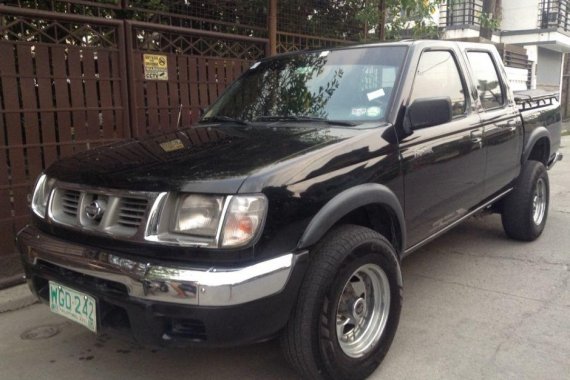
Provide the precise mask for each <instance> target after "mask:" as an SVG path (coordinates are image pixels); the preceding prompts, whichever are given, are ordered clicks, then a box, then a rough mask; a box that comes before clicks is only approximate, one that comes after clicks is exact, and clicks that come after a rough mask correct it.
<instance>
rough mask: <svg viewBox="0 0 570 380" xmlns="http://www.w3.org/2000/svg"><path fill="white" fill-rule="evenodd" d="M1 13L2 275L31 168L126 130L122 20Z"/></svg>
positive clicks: (7, 270)
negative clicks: (39, 18) (39, 19)
mask: <svg viewBox="0 0 570 380" xmlns="http://www.w3.org/2000/svg"><path fill="white" fill-rule="evenodd" d="M0 16H1V18H2V23H1V24H0V36H1V38H0V131H1V132H2V133H1V134H0V150H1V152H0V229H1V230H2V231H3V233H2V235H0V259H2V260H1V261H0V278H1V277H9V275H10V274H12V273H13V272H14V271H15V268H14V267H15V266H16V265H17V259H15V258H14V254H15V247H14V243H13V240H14V236H15V233H16V231H18V229H19V228H21V227H22V226H23V225H24V224H25V223H26V222H27V221H28V216H29V209H28V199H27V197H28V194H29V192H30V188H31V185H32V182H33V180H34V179H35V178H36V176H37V175H38V174H39V173H40V172H41V171H42V170H43V169H45V168H46V167H47V166H48V165H50V164H51V163H52V162H53V161H55V160H57V159H58V158H61V157H64V156H69V155H71V154H73V153H76V152H79V151H82V150H85V149H89V148H92V147H94V146H97V145H101V144H106V143H109V142H112V141H115V140H118V139H123V138H125V137H129V136H130V135H131V132H130V128H129V116H128V112H127V108H126V101H125V100H126V99H127V81H126V70H125V67H126V59H125V49H124V46H125V43H124V32H123V28H124V25H123V23H122V22H121V21H116V20H110V19H95V20H94V19H93V18H87V17H82V16H75V15H67V14H57V13H52V12H41V11H36V10H33V11H32V10H28V9H21V8H13V7H3V8H2V9H1V10H0ZM38 17H41V21H38Z"/></svg>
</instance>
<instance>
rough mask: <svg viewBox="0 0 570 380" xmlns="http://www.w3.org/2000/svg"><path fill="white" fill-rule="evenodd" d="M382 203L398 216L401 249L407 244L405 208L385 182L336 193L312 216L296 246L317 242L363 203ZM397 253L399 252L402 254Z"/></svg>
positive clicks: (304, 246) (302, 246) (363, 204)
mask: <svg viewBox="0 0 570 380" xmlns="http://www.w3.org/2000/svg"><path fill="white" fill-rule="evenodd" d="M372 204H376V205H382V206H384V207H386V208H388V209H389V210H391V211H392V212H393V213H394V214H395V215H396V217H397V219H398V223H399V227H400V235H401V241H400V251H401V252H403V251H404V249H405V247H406V223H405V219H404V211H403V210H402V206H401V205H400V201H399V200H398V197H396V195H395V194H394V193H393V192H392V190H390V189H389V188H388V187H386V186H384V185H380V184H377V183H366V184H363V185H358V186H355V187H352V188H350V189H348V190H345V191H343V192H341V193H340V194H337V195H336V196H335V197H334V198H332V199H331V200H330V201H328V202H327V203H326V204H325V205H324V206H323V208H321V209H320V210H319V212H318V213H317V214H316V215H315V216H314V217H313V219H311V221H310V222H309V225H308V226H307V228H306V229H305V232H304V233H303V236H301V239H300V240H299V242H298V244H297V248H299V249H302V248H307V247H309V246H311V245H313V244H315V243H316V242H318V241H319V240H320V239H321V238H322V237H323V236H324V235H325V234H326V233H327V232H328V231H329V230H330V229H331V227H332V226H333V225H334V224H335V223H336V222H338V221H339V220H340V219H341V218H342V217H344V216H345V215H347V214H348V213H350V212H351V211H354V210H356V209H357V208H359V207H363V206H366V205H372ZM401 252H398V253H401Z"/></svg>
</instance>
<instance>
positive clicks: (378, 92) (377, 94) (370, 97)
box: [366, 88, 385, 101]
mask: <svg viewBox="0 0 570 380" xmlns="http://www.w3.org/2000/svg"><path fill="white" fill-rule="evenodd" d="M384 95H385V94H384V89H383V88H381V89H379V90H376V91H372V92H369V93H368V94H366V96H368V101H371V100H374V99H378V98H381V97H383V96H384Z"/></svg>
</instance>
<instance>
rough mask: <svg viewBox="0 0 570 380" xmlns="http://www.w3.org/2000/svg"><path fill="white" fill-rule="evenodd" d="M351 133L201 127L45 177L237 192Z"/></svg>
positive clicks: (55, 169) (82, 157)
mask: <svg viewBox="0 0 570 380" xmlns="http://www.w3.org/2000/svg"><path fill="white" fill-rule="evenodd" d="M335 131H336V132H335ZM347 132H348V133H347ZM353 133H354V132H351V131H347V129H344V128H339V129H335V128H317V127H311V126H307V125H303V126H300V127H299V126H298V125H297V126H295V125H289V126H288V125H282V124H280V125H279V126H278V127H272V126H271V125H267V126H259V127H257V126H256V127H237V126H236V127H230V126H226V125H224V126H220V125H204V126H197V127H193V128H187V129H183V130H178V131H175V132H169V133H165V134H162V135H158V136H152V137H148V138H145V139H132V140H127V141H123V142H119V143H115V144H112V145H108V146H105V147H101V148H97V149H92V150H89V151H86V152H82V153H79V154H76V155H74V156H72V157H69V158H65V159H62V160H60V161H58V162H56V163H55V164H53V165H52V166H51V167H50V168H49V169H48V170H47V172H46V173H47V175H48V176H52V177H55V178H57V179H58V180H60V181H63V182H69V183H79V184H83V185H86V186H94V187H106V188H116V189H129V190H139V191H189V192H208V193H236V192H237V191H238V190H239V188H240V186H241V184H242V183H243V181H244V180H245V179H246V178H247V177H248V176H249V175H251V174H252V173H255V172H256V171H259V170H261V169H266V170H267V168H268V166H270V165H273V164H276V163H279V162H282V161H284V160H287V159H290V158H292V157H295V156H298V155H300V154H304V153H307V152H310V151H314V150H318V149H320V148H322V147H324V146H329V145H331V144H334V143H336V142H339V141H341V140H344V139H346V138H348V137H350V135H351V134H353Z"/></svg>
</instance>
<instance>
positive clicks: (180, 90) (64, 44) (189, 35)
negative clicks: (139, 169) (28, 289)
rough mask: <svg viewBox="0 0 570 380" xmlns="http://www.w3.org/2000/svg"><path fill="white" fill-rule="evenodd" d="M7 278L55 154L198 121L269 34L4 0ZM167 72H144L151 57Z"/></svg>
mask: <svg viewBox="0 0 570 380" xmlns="http://www.w3.org/2000/svg"><path fill="white" fill-rule="evenodd" d="M0 18H1V22H0V131H1V132H2V133H0V150H1V152H0V228H1V230H2V231H3V233H2V234H1V235H0V283H1V282H3V281H6V280H13V278H10V277H11V275H13V274H15V273H18V272H19V271H20V267H19V259H18V256H17V254H16V250H15V246H14V236H15V234H16V232H17V231H18V230H19V229H20V228H21V227H23V226H24V225H25V224H26V223H27V222H28V220H29V209H28V197H29V193H30V190H31V187H32V185H33V181H34V179H35V178H36V176H37V175H38V174H39V173H40V172H41V171H42V170H44V169H45V168H46V167H48V166H49V165H50V164H51V163H52V162H54V161H55V160H57V159H59V158H62V157H66V156H69V155H72V154H74V153H77V152H79V151H82V150H86V149H90V148H93V147H96V146H99V145H103V144H107V143H110V142H113V141H116V140H120V139H124V138H127V137H130V136H136V137H142V136H145V135H148V134H152V133H156V132H159V131H166V130H172V129H175V128H177V127H179V126H180V125H190V124H192V123H193V122H195V121H196V120H197V119H198V117H199V113H200V109H201V108H205V107H207V106H208V105H209V104H211V102H212V101H213V100H215V99H216V98H217V97H218V95H219V94H220V92H221V91H222V90H223V89H224V88H225V87H226V86H227V85H228V84H229V83H231V82H232V81H233V80H234V79H235V78H237V76H239V75H240V74H241V73H242V72H243V71H244V70H245V69H247V68H248V67H249V65H250V64H251V62H252V61H254V60H257V59H259V58H261V57H263V56H264V55H265V51H266V45H267V39H264V38H254V37H249V36H241V35H230V34H226V33H219V32H213V31H204V30H194V29H189V28H182V27H172V26H167V25H159V24H151V23H145V22H137V21H123V20H115V19H111V18H104V17H87V16H81V15H71V14H62V13H57V12H50V11H41V10H35V9H34V10H31V9H24V8H18V7H2V6H0ZM146 54H151V55H154V56H159V57H162V58H161V59H164V62H166V69H165V71H166V75H164V77H163V78H154V79H149V78H148V77H145V62H144V56H145V55H146Z"/></svg>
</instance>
